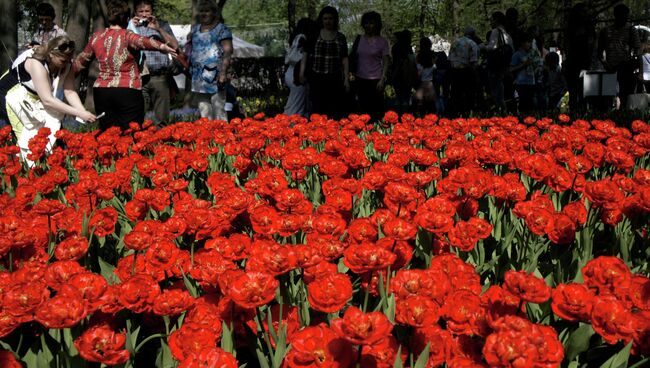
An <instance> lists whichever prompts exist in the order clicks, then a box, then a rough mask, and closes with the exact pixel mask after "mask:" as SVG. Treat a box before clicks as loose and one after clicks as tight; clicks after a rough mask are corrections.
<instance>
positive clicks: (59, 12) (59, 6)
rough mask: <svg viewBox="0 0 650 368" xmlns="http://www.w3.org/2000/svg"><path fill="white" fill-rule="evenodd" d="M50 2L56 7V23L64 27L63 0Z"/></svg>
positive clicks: (51, 0)
mask: <svg viewBox="0 0 650 368" xmlns="http://www.w3.org/2000/svg"><path fill="white" fill-rule="evenodd" d="M49 3H50V4H51V5H52V7H53V8H54V14H55V15H56V17H55V18H54V24H58V25H59V26H60V27H62V28H63V26H64V23H63V0H50V1H49Z"/></svg>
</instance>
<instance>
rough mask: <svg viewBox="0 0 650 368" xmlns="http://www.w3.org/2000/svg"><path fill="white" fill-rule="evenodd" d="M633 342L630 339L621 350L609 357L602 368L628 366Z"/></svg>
mask: <svg viewBox="0 0 650 368" xmlns="http://www.w3.org/2000/svg"><path fill="white" fill-rule="evenodd" d="M631 348H632V342H631V341H630V342H629V343H628V344H627V345H625V347H624V348H623V349H621V351H619V352H618V353H616V354H615V355H613V356H612V357H611V358H609V359H607V361H606V362H605V363H603V365H601V366H600V368H624V367H627V360H628V359H629V358H630V349H631Z"/></svg>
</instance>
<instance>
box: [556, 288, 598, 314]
mask: <svg viewBox="0 0 650 368" xmlns="http://www.w3.org/2000/svg"><path fill="white" fill-rule="evenodd" d="M594 302H595V295H594V293H593V292H592V291H591V290H589V288H587V287H586V286H585V285H583V284H575V283H571V284H559V285H558V286H556V287H555V289H554V290H553V301H552V302H551V309H553V313H555V314H556V315H558V316H559V317H561V318H563V319H566V320H567V321H572V322H575V321H587V320H589V318H590V316H591V309H592V308H593V304H594Z"/></svg>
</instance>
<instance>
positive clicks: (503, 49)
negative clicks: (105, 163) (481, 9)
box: [487, 28, 513, 70]
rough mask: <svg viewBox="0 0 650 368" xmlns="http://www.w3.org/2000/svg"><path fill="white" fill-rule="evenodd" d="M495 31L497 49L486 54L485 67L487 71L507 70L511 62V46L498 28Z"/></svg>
mask: <svg viewBox="0 0 650 368" xmlns="http://www.w3.org/2000/svg"><path fill="white" fill-rule="evenodd" d="M497 30H498V31H499V39H498V40H497V47H496V48H495V49H494V50H492V51H489V52H488V57H487V67H488V69H489V70H499V69H502V68H507V67H508V66H509V65H510V61H511V60H512V51H513V50H512V46H510V45H509V44H508V43H507V42H506V39H505V36H504V35H503V31H502V30H500V29H498V28H497Z"/></svg>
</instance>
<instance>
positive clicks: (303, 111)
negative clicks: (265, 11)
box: [284, 18, 315, 117]
mask: <svg viewBox="0 0 650 368" xmlns="http://www.w3.org/2000/svg"><path fill="white" fill-rule="evenodd" d="M314 26H315V24H314V21H313V20H311V19H309V18H302V19H300V20H299V21H298V24H297V25H296V29H295V30H294V31H293V34H292V35H291V37H290V38H289V44H290V46H289V50H288V51H287V55H286V56H285V58H284V64H285V65H286V66H287V71H286V72H285V73H284V82H285V83H286V85H287V87H289V98H287V104H286V105H285V106H284V113H285V114H286V115H289V116H291V115H296V114H297V115H300V116H305V117H306V116H307V111H308V108H307V102H308V101H309V98H308V97H309V87H308V84H307V81H306V80H300V65H301V64H302V63H304V62H306V60H307V53H306V47H307V38H308V37H309V35H310V34H311V32H312V30H313V28H314Z"/></svg>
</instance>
